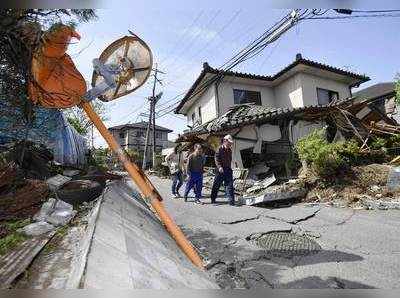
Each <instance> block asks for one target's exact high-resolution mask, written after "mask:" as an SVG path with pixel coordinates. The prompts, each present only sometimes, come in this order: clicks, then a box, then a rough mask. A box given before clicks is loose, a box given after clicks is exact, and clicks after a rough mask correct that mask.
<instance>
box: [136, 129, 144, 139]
mask: <svg viewBox="0 0 400 298" xmlns="http://www.w3.org/2000/svg"><path fill="white" fill-rule="evenodd" d="M136 137H138V138H140V137H144V131H140V130H138V131H136Z"/></svg>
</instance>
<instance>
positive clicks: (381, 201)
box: [303, 164, 400, 210]
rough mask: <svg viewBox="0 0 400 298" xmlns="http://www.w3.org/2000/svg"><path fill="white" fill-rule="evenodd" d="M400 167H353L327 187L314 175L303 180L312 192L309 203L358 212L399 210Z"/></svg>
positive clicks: (309, 194)
mask: <svg viewBox="0 0 400 298" xmlns="http://www.w3.org/2000/svg"><path fill="white" fill-rule="evenodd" d="M399 171H400V168H398V167H392V166H390V165H382V164H370V165H365V166H357V167H353V168H352V171H351V173H350V174H347V175H343V176H342V177H338V179H339V182H340V183H337V184H334V185H324V184H323V183H321V182H320V181H318V179H315V177H313V178H310V177H312V175H308V176H307V175H305V177H303V179H304V181H305V183H306V184H307V188H308V189H309V192H308V194H307V196H306V198H305V199H304V201H306V202H321V203H329V204H330V205H332V206H335V207H352V208H356V209H380V210H383V209H397V206H398V201H399V200H400V178H399V177H400V176H399V175H398V173H399Z"/></svg>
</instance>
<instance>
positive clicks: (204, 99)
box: [186, 85, 217, 125]
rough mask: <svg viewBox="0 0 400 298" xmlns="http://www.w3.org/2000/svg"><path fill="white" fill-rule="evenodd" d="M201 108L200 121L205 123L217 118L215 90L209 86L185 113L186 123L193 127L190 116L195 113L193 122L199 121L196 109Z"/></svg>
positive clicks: (212, 86)
mask: <svg viewBox="0 0 400 298" xmlns="http://www.w3.org/2000/svg"><path fill="white" fill-rule="evenodd" d="M199 106H201V121H202V123H206V122H208V121H210V120H213V119H214V118H216V117H217V108H216V106H217V105H216V102H215V88H214V85H211V86H210V87H209V88H208V89H207V90H206V91H205V92H204V93H203V94H202V95H201V96H200V97H199V99H198V100H197V101H196V102H195V103H194V104H193V105H192V106H191V107H190V108H189V109H188V113H187V115H186V116H187V123H188V124H189V125H193V123H192V114H193V113H195V115H196V118H195V121H197V120H198V119H199V112H198V108H199Z"/></svg>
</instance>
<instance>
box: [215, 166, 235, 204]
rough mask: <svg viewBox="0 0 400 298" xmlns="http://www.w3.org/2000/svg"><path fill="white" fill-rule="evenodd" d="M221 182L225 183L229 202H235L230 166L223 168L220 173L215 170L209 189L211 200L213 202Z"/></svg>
mask: <svg viewBox="0 0 400 298" xmlns="http://www.w3.org/2000/svg"><path fill="white" fill-rule="evenodd" d="M222 182H223V183H224V185H225V190H226V192H227V195H228V197H229V203H230V204H231V205H233V204H234V203H235V195H234V190H233V172H232V169H231V168H224V171H223V172H222V173H220V172H219V171H218V170H217V174H216V175H215V178H214V183H213V186H212V190H211V202H212V203H215V199H216V198H217V195H218V191H219V188H220V187H221V184H222Z"/></svg>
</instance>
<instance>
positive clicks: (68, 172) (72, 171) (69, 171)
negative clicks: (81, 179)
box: [62, 170, 81, 177]
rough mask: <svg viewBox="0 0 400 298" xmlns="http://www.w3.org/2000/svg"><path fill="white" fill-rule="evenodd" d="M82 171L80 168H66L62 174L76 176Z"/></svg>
mask: <svg viewBox="0 0 400 298" xmlns="http://www.w3.org/2000/svg"><path fill="white" fill-rule="evenodd" d="M80 172H81V171H79V170H64V171H63V173H62V174H63V175H64V176H68V177H74V176H76V175H79V173H80Z"/></svg>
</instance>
